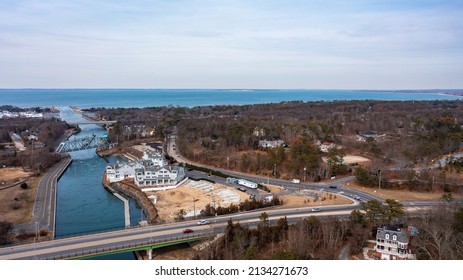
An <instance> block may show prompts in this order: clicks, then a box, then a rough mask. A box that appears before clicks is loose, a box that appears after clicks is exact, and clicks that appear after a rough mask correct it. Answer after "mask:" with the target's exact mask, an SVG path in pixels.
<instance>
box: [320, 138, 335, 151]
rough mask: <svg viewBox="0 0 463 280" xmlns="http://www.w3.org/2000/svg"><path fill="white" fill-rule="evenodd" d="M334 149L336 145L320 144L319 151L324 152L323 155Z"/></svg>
mask: <svg viewBox="0 0 463 280" xmlns="http://www.w3.org/2000/svg"><path fill="white" fill-rule="evenodd" d="M334 148H336V145H335V144H334V143H330V142H326V141H325V142H323V143H321V144H320V151H322V152H324V153H328V152H329V151H330V150H332V149H334Z"/></svg>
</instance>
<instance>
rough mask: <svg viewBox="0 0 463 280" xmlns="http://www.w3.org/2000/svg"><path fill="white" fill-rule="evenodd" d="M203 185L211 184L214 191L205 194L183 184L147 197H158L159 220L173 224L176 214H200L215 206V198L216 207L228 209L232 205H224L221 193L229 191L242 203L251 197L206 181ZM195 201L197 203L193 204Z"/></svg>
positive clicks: (150, 193) (151, 193)
mask: <svg viewBox="0 0 463 280" xmlns="http://www.w3.org/2000/svg"><path fill="white" fill-rule="evenodd" d="M200 182H201V184H204V185H207V184H210V186H211V187H214V190H213V191H210V192H205V191H203V190H200V189H195V188H193V187H190V186H188V184H183V185H182V186H180V187H178V188H176V189H172V190H166V191H156V192H148V193H147V195H148V196H150V195H155V196H157V198H158V199H157V203H156V209H157V210H158V214H159V220H161V221H166V222H172V221H174V219H175V217H176V214H177V213H178V212H179V211H180V210H181V209H183V210H184V211H185V212H187V213H188V212H191V213H192V212H193V209H196V213H197V214H199V211H200V210H201V209H204V207H205V206H206V205H207V204H211V205H214V203H213V198H214V199H215V202H216V203H215V205H216V207H217V206H224V207H227V206H229V205H230V204H231V203H222V201H221V199H220V195H219V194H218V193H219V192H220V191H223V190H229V191H231V192H233V193H235V194H236V195H238V196H239V197H240V198H241V201H244V200H246V199H247V198H249V195H247V194H245V193H242V192H240V191H237V190H235V189H234V188H230V187H227V186H224V185H221V184H212V183H209V182H206V181H200ZM193 199H194V200H195V202H194V203H193Z"/></svg>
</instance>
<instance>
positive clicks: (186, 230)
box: [183, 228, 193, 233]
mask: <svg viewBox="0 0 463 280" xmlns="http://www.w3.org/2000/svg"><path fill="white" fill-rule="evenodd" d="M192 232H193V230H192V229H189V228H186V229H184V230H183V233H192Z"/></svg>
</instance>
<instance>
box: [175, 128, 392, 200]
mask: <svg viewBox="0 0 463 280" xmlns="http://www.w3.org/2000/svg"><path fill="white" fill-rule="evenodd" d="M175 137H176V135H175V134H171V135H169V136H168V137H167V153H168V154H169V155H170V156H172V157H173V158H174V159H175V160H176V161H177V162H180V163H188V164H192V165H196V166H200V167H205V168H209V169H211V170H216V171H219V172H221V173H223V174H227V175H230V177H237V178H242V179H247V180H250V181H254V182H258V183H267V184H272V185H276V186H282V187H284V190H285V191H286V193H285V194H297V193H298V192H299V191H301V190H314V191H324V192H329V193H333V194H336V195H342V196H344V197H347V198H349V199H351V200H354V197H357V199H356V200H358V201H368V200H370V199H377V200H379V201H384V200H383V199H381V198H379V197H377V196H374V195H371V194H368V193H365V192H361V191H357V190H352V189H348V188H342V187H341V185H342V184H346V183H348V182H350V181H352V180H353V179H354V178H355V177H354V176H348V177H343V178H338V179H333V180H328V181H323V182H318V183H313V182H311V183H299V184H296V183H292V182H291V181H288V180H281V179H276V178H270V177H264V176H258V175H251V174H246V173H241V172H237V171H231V170H227V169H222V168H217V167H214V166H209V165H205V164H201V163H197V162H192V161H190V160H188V159H186V158H184V157H182V156H181V155H180V154H178V151H177V150H176V148H175ZM199 173H200V172H199ZM204 175H205V174H204ZM211 177H213V178H210V179H213V180H214V181H219V182H220V183H225V180H224V179H223V178H220V177H215V176H211ZM227 185H230V184H227ZM329 186H337V189H331V188H330V187H329ZM248 192H250V193H253V194H258V195H257V198H259V197H262V196H264V195H265V194H262V193H261V192H260V193H259V192H258V191H257V190H254V191H253V190H251V189H249V190H248ZM259 195H262V196H259ZM354 201H355V200H354Z"/></svg>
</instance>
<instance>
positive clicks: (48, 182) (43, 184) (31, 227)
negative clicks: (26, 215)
mask: <svg viewBox="0 0 463 280" xmlns="http://www.w3.org/2000/svg"><path fill="white" fill-rule="evenodd" d="M71 162H72V159H71V157H64V158H63V159H62V160H61V161H60V162H59V163H56V164H55V165H53V166H52V167H51V168H49V169H48V170H47V172H46V173H45V174H44V175H43V176H42V178H41V179H40V181H39V184H38V187H37V194H36V197H35V203H34V209H33V212H32V215H33V216H34V218H35V219H34V221H31V222H28V223H24V224H21V225H18V226H17V227H16V228H15V230H16V231H20V230H21V229H25V230H26V231H28V232H38V231H40V230H41V229H47V230H48V231H49V232H53V234H54V231H55V208H56V186H57V181H58V178H59V176H60V175H61V174H62V173H63V172H64V170H66V168H67V167H68V166H69V164H70V163H71Z"/></svg>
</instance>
